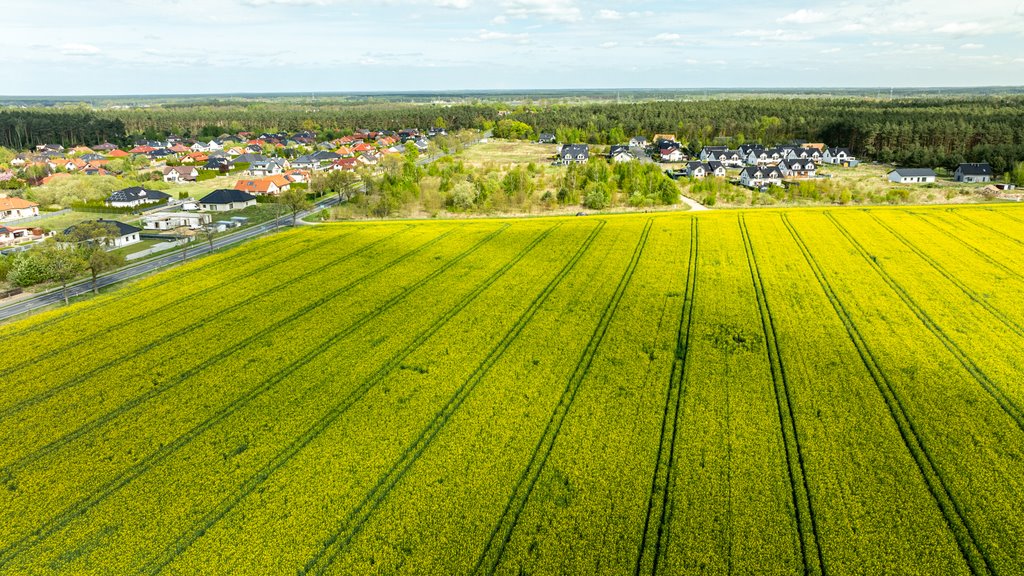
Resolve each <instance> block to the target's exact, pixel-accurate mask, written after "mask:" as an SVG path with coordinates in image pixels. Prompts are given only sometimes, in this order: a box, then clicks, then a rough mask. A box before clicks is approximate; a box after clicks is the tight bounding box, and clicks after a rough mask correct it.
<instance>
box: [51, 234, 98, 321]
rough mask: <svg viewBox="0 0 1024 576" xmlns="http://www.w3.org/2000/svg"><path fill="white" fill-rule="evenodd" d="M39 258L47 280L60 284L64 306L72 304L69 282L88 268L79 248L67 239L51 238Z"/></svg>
mask: <svg viewBox="0 0 1024 576" xmlns="http://www.w3.org/2000/svg"><path fill="white" fill-rule="evenodd" d="M39 257H40V260H41V261H42V264H43V269H44V270H46V278H47V279H48V280H53V281H54V282H59V283H60V287H61V293H62V294H63V296H64V305H65V306H66V305H68V304H70V301H69V299H68V282H70V281H72V280H74V279H75V278H76V277H77V276H78V275H79V274H81V273H82V272H83V271H85V269H86V267H87V266H88V264H87V262H86V261H85V258H83V257H82V253H81V251H80V250H79V248H78V246H76V245H75V244H73V243H72V242H69V241H68V239H66V238H61V237H51V238H48V239H47V240H46V242H44V243H43V245H42V247H41V248H40V249H39Z"/></svg>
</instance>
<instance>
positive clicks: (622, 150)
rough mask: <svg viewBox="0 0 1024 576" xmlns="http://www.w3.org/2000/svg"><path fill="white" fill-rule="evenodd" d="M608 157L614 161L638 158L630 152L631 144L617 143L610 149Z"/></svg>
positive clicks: (627, 160)
mask: <svg viewBox="0 0 1024 576" xmlns="http://www.w3.org/2000/svg"><path fill="white" fill-rule="evenodd" d="M608 159H609V160H611V161H612V162H629V161H630V160H636V157H635V156H633V153H632V152H630V150H629V146H625V145H621V144H619V145H615V146H612V147H611V148H610V149H609V150H608Z"/></svg>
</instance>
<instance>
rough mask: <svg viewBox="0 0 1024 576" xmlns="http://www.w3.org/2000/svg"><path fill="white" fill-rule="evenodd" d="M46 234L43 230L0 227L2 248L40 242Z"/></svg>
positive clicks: (0, 244)
mask: <svg viewBox="0 0 1024 576" xmlns="http://www.w3.org/2000/svg"><path fill="white" fill-rule="evenodd" d="M45 234H46V233H45V232H44V231H43V229H42V228H27V227H23V226H2V225H0V246H10V245H12V244H20V243H22V242H30V241H32V240H39V239H41V238H42V237H43V236H44V235H45Z"/></svg>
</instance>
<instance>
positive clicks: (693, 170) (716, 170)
mask: <svg viewBox="0 0 1024 576" xmlns="http://www.w3.org/2000/svg"><path fill="white" fill-rule="evenodd" d="M725 174H726V172H725V166H723V165H722V163H721V162H717V161H715V160H712V161H709V162H697V161H694V162H687V163H686V169H685V175H686V177H687V178H695V179H697V180H701V179H703V178H706V177H708V176H712V177H716V178H725Z"/></svg>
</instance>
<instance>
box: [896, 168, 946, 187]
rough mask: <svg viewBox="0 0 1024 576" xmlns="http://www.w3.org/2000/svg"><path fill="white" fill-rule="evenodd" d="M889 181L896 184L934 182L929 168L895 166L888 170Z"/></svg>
mask: <svg viewBox="0 0 1024 576" xmlns="http://www.w3.org/2000/svg"><path fill="white" fill-rule="evenodd" d="M889 181H890V182H896V183H897V184H928V183H931V182H935V171H934V170H932V169H931V168H897V169H895V170H893V171H892V172H889Z"/></svg>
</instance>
